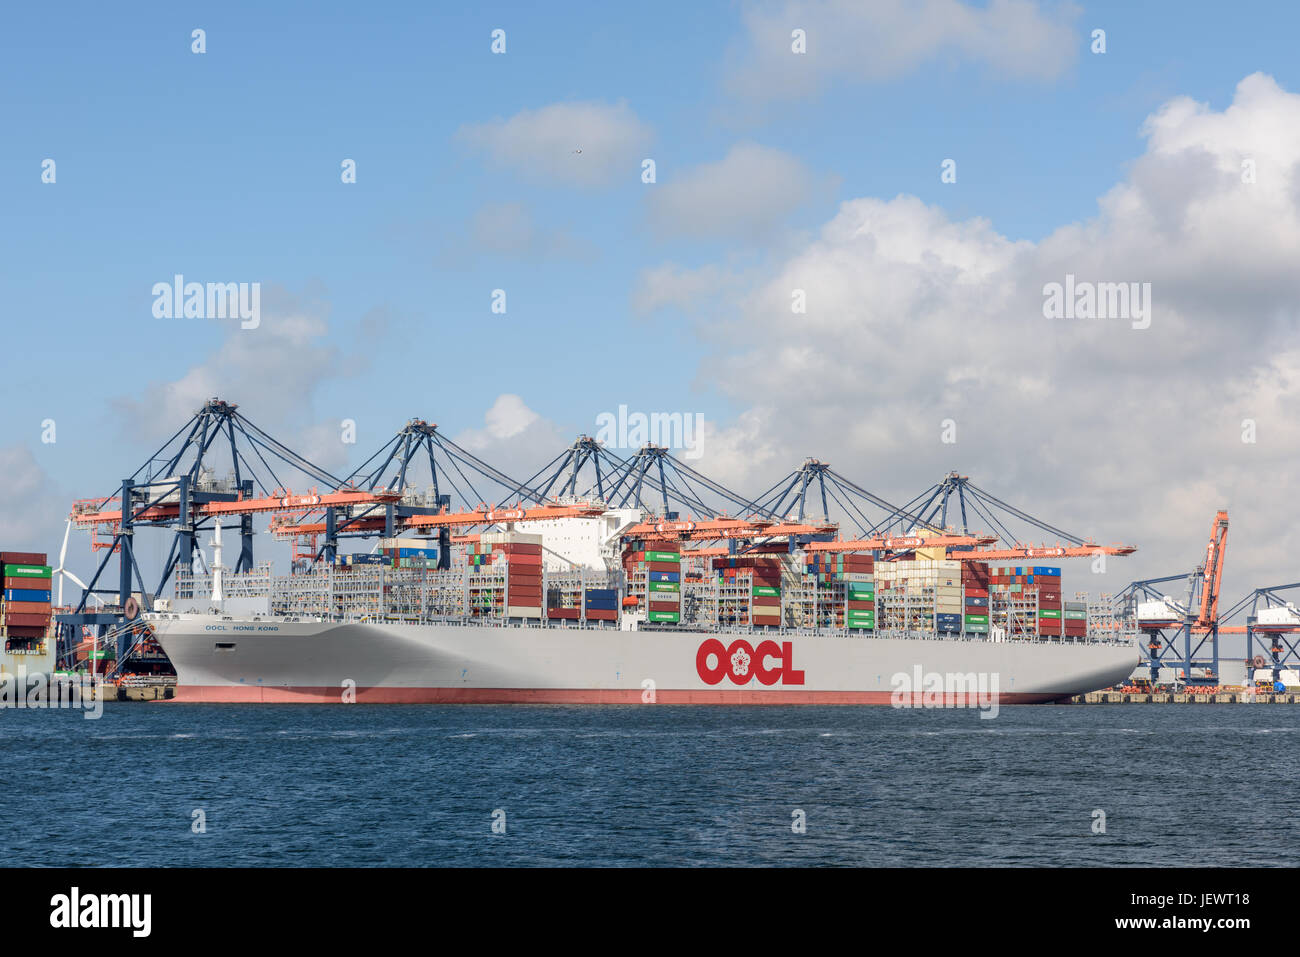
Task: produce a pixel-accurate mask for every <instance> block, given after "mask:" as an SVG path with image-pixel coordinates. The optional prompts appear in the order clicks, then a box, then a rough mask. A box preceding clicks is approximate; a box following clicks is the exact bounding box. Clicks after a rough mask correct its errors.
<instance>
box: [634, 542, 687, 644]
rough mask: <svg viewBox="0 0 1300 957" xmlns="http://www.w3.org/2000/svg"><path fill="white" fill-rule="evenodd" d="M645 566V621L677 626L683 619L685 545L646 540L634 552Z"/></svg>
mask: <svg viewBox="0 0 1300 957" xmlns="http://www.w3.org/2000/svg"><path fill="white" fill-rule="evenodd" d="M633 555H634V556H640V562H639V564H640V565H642V566H644V572H643V574H644V575H645V582H646V590H645V596H646V600H645V611H646V616H645V617H646V621H649V622H654V623H656V624H663V625H676V624H678V623H679V622H680V621H681V620H682V548H681V546H680V545H679V544H677V542H646V544H645V551H643V552H634V553H633Z"/></svg>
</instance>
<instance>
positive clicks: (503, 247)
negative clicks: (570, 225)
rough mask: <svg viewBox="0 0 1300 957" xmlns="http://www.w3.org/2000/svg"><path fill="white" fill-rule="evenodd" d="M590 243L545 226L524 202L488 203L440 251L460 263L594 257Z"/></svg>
mask: <svg viewBox="0 0 1300 957" xmlns="http://www.w3.org/2000/svg"><path fill="white" fill-rule="evenodd" d="M598 252H599V250H597V249H596V248H595V247H594V246H592V245H591V244H590V243H588V242H586V241H584V240H582V239H579V238H578V237H576V236H574V235H573V234H572V233H570V232H568V231H566V230H552V229H547V228H545V227H543V226H541V225H540V224H539V223H538V222H537V220H536V218H535V217H534V216H533V214H532V211H531V210H530V209H529V208H528V207H527V206H525V205H524V204H523V203H516V202H502V203H487V204H485V205H483V206H482V207H480V208H479V209H478V210H477V211H476V212H475V213H474V215H473V217H472V218H471V219H470V220H469V222H468V223H467V224H466V226H465V229H464V231H463V234H462V235H460V236H458V237H457V239H456V241H455V242H454V243H451V244H449V245H448V246H447V247H446V248H445V249H443V250H442V252H441V253H440V254H439V256H440V259H441V260H442V261H443V263H444V264H447V265H451V266H456V265H460V264H463V263H465V262H467V261H469V260H470V259H472V258H473V257H475V256H479V255H483V256H491V257H493V258H494V259H495V260H496V261H500V260H502V259H510V258H512V259H521V260H529V261H539V260H553V259H592V258H595V257H596V256H597V254H598Z"/></svg>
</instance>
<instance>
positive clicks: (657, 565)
mask: <svg viewBox="0 0 1300 957" xmlns="http://www.w3.org/2000/svg"><path fill="white" fill-rule="evenodd" d="M648 567H649V569H650V571H652V572H680V571H681V570H682V566H681V565H679V564H678V563H677V562H649V563H648Z"/></svg>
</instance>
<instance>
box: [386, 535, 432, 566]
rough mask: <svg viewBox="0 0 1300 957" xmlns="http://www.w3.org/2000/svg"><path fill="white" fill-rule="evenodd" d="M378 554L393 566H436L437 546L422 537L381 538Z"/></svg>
mask: <svg viewBox="0 0 1300 957" xmlns="http://www.w3.org/2000/svg"><path fill="white" fill-rule="evenodd" d="M379 551H380V554H382V555H384V556H386V557H387V558H389V559H390V561H389V563H388V564H390V565H392V566H393V567H394V568H437V567H438V548H437V546H436V545H431V544H430V543H429V542H428V541H426V540H425V539H422V538H381V539H380V540H379Z"/></svg>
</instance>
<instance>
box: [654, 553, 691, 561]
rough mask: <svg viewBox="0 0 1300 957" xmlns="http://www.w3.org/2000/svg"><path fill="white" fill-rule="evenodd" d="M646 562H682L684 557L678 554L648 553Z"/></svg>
mask: <svg viewBox="0 0 1300 957" xmlns="http://www.w3.org/2000/svg"><path fill="white" fill-rule="evenodd" d="M645 560H646V561H648V562H680V561H681V560H682V556H681V555H680V554H678V553H677V552H646V553H645Z"/></svg>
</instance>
